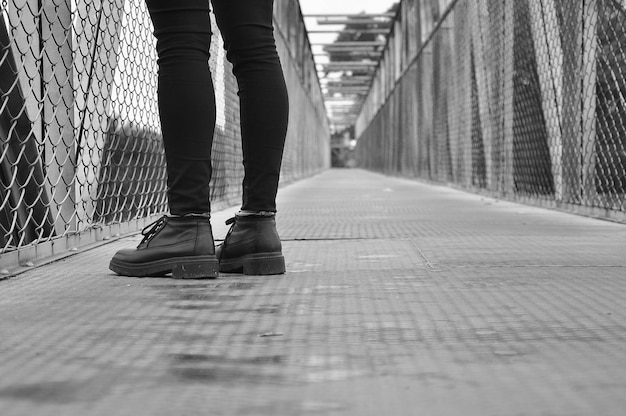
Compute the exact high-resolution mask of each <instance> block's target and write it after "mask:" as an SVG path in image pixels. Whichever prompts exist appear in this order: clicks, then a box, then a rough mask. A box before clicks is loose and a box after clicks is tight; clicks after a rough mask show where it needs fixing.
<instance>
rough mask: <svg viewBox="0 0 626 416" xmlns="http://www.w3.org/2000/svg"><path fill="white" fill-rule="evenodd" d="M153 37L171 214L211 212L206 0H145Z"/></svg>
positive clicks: (212, 110) (212, 107)
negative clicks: (151, 23)
mask: <svg viewBox="0 0 626 416" xmlns="http://www.w3.org/2000/svg"><path fill="white" fill-rule="evenodd" d="M146 3H147V5H148V10H149V12H150V17H151V18H152V22H153V25H154V35H155V37H156V38H157V53H158V58H159V60H158V64H159V89H158V101H159V114H160V117H161V131H162V134H163V143H164V146H165V157H166V161H167V176H168V203H169V207H170V213H171V214H173V215H185V214H190V213H196V214H201V213H207V212H210V206H209V181H210V179H211V146H212V143H213V133H214V131H215V93H214V89H213V82H212V79H211V73H210V71H209V48H210V45H211V22H210V19H209V3H208V0H176V1H172V0H146Z"/></svg>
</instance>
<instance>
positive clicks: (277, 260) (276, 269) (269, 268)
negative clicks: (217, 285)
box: [220, 252, 285, 276]
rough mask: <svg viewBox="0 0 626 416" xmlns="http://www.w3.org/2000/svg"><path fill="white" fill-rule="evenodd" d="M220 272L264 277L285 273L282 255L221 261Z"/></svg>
mask: <svg viewBox="0 0 626 416" xmlns="http://www.w3.org/2000/svg"><path fill="white" fill-rule="evenodd" d="M220 272H222V273H243V274H245V275H251V276H263V275H270V274H283V273H285V257H283V255H282V253H280V252H278V253H256V254H248V255H245V256H241V257H237V258H235V259H228V260H222V261H220Z"/></svg>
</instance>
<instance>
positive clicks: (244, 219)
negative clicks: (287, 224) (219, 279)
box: [216, 214, 285, 275]
mask: <svg viewBox="0 0 626 416" xmlns="http://www.w3.org/2000/svg"><path fill="white" fill-rule="evenodd" d="M226 224H232V227H230V230H229V231H228V234H227V235H226V238H225V239H224V243H223V244H222V245H220V246H218V247H217V249H216V256H217V258H218V260H219V263H220V272H224V273H243V274H246V275H267V274H282V273H285V258H284V257H283V253H282V244H281V242H280V238H279V237H278V232H277V231H276V220H275V218H274V215H266V214H259V215H240V214H237V215H235V218H231V219H230V220H228V221H226Z"/></svg>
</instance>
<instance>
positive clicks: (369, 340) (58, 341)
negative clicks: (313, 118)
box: [0, 170, 626, 416]
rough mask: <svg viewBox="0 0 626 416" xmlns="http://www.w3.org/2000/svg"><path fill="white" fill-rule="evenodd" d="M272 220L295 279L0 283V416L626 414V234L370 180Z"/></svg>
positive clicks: (86, 262) (132, 241)
mask: <svg viewBox="0 0 626 416" xmlns="http://www.w3.org/2000/svg"><path fill="white" fill-rule="evenodd" d="M231 212H232V211H231ZM229 214H230V212H223V213H217V214H216V215H215V216H214V227H215V233H216V236H217V237H220V236H221V237H223V235H224V234H225V232H226V226H225V225H223V221H224V219H226V218H227V217H228V215H229ZM277 221H278V224H279V232H280V234H281V236H282V238H283V241H284V243H283V244H284V254H285V257H286V259H287V268H288V272H287V273H286V274H285V275H281V276H269V277H268V276H266V277H260V276H246V277H244V276H241V275H234V274H223V275H221V276H220V278H219V279H217V280H210V281H176V280H171V279H167V278H158V279H136V278H129V277H121V276H116V275H115V274H113V273H112V272H110V271H109V270H108V268H107V265H108V262H109V259H110V257H111V256H112V255H113V253H114V252H115V251H116V250H118V249H120V248H127V247H133V246H135V245H136V244H137V243H138V240H139V238H138V237H137V236H130V237H126V238H122V239H119V240H117V241H114V242H111V243H109V244H106V245H101V246H99V247H97V248H95V249H91V250H88V251H84V252H79V253H78V254H76V255H74V256H72V257H68V258H65V259H63V260H60V261H57V262H54V263H51V264H48V265H45V266H42V267H38V268H34V269H32V270H30V271H28V272H26V273H23V274H20V275H18V276H16V277H13V278H11V279H8V280H5V281H1V282H0V375H1V377H0V415H2V416H12V415H55V416H57V415H107V416H110V415H151V416H152V415H155V416H159V415H261V416H262V415H272V416H275V415H359V416H362V415H381V414H383V415H390V416H392V415H454V416H456V415H463V416H472V415H476V416H488V415H498V416H501V415H511V416H525V415H545V416H557V415H559V416H560V415H562V416H566V415H567V416H574V415H580V416H588V415H624V414H626V410H625V409H626V255H625V253H626V226H624V225H620V224H616V223H611V222H606V221H600V220H594V219H590V218H584V217H579V216H573V215H569V214H566V213H560V212H554V211H549V210H544V209H539V208H534V207H529V206H524V205H518V204H514V203H510V202H503V201H497V200H494V199H491V198H487V197H483V196H477V195H472V194H467V193H464V192H460V191H457V190H452V189H449V188H445V187H437V186H432V185H428V184H423V183H419V182H415V181H410V180H404V179H396V178H389V177H385V176H381V175H377V174H373V173H369V172H364V171H360V170H330V171H327V172H324V173H322V174H320V175H317V176H315V177H313V178H310V179H307V180H304V181H301V182H298V183H296V184H293V185H290V186H287V187H285V188H284V189H282V190H281V192H280V197H279V214H278V217H277Z"/></svg>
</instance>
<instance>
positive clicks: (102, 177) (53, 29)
mask: <svg viewBox="0 0 626 416" xmlns="http://www.w3.org/2000/svg"><path fill="white" fill-rule="evenodd" d="M207 1H208V0H207ZM212 20H213V26H214V28H213V32H214V33H215V35H214V37H213V42H212V45H211V58H210V62H209V65H210V67H211V70H212V74H213V78H214V83H215V89H216V101H217V105H218V108H217V126H216V133H215V140H214V148H213V149H214V151H213V166H214V170H213V172H214V173H213V179H212V187H211V200H212V205H213V206H214V207H217V208H219V207H220V206H222V207H223V206H226V205H234V204H237V203H239V202H240V197H241V181H242V179H243V171H242V165H241V143H240V130H239V102H238V97H237V85H236V80H235V79H234V77H233V76H232V74H231V66H230V64H229V63H228V62H227V61H226V57H225V52H224V50H223V48H222V39H221V37H220V36H219V31H218V30H217V27H216V26H215V22H214V18H213V17H212ZM275 21H276V22H275V26H276V38H277V47H278V49H279V53H280V55H281V59H282V61H283V66H284V70H285V76H286V79H287V84H288V86H289V89H290V95H291V97H290V98H291V107H292V112H291V118H290V127H289V132H288V139H287V147H286V149H285V159H284V174H283V182H289V181H293V180H296V179H299V178H302V177H304V176H308V175H311V174H313V173H315V172H317V171H319V170H321V169H324V168H326V167H328V165H329V163H330V162H329V158H330V144H329V141H330V138H329V137H330V134H329V130H328V123H327V120H326V116H325V112H324V107H323V100H322V94H321V90H320V87H319V82H318V81H317V76H316V72H315V66H314V63H313V59H312V55H311V51H310V46H309V44H308V40H307V37H306V32H305V28H304V23H303V21H302V16H301V12H300V8H299V3H298V1H297V0H285V1H277V2H276V7H275ZM152 30H153V28H152V24H151V22H150V19H149V16H148V13H147V10H146V6H145V3H144V0H109V1H104V0H90V1H84V0H52V1H47V0H0V94H1V101H0V259H1V260H0V266H2V267H10V266H15V265H16V264H17V263H24V262H25V261H29V260H32V259H35V258H40V257H45V256H48V255H51V254H57V253H60V252H63V251H64V250H67V249H70V248H73V247H76V246H79V245H84V244H88V243H91V242H94V241H97V240H99V239H101V238H107V237H108V236H109V235H111V234H115V233H125V232H130V231H135V230H137V229H138V228H140V227H142V226H143V225H145V224H146V223H147V222H149V221H151V220H152V219H154V217H155V216H157V215H160V214H161V213H163V212H165V211H166V210H167V204H166V202H167V201H166V194H165V191H166V174H165V158H164V155H163V146H162V143H161V136H160V124H159V119H158V110H157V101H156V98H157V97H156V88H157V66H156V52H155V48H154V44H155V40H154V38H153V36H152ZM2 267H0V269H1V268H2Z"/></svg>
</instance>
